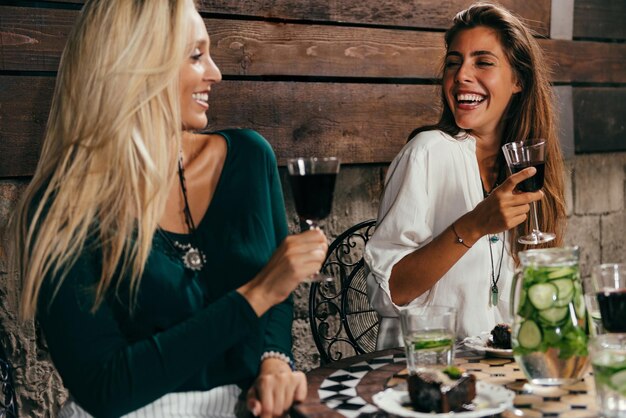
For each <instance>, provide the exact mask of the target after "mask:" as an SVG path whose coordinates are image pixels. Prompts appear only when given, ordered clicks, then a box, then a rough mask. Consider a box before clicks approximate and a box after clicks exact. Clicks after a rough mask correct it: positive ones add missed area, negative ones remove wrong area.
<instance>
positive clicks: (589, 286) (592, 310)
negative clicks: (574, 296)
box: [583, 278, 606, 337]
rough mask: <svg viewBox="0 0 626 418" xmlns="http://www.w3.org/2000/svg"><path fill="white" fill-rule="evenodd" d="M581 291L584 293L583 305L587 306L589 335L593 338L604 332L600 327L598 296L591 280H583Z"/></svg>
mask: <svg viewBox="0 0 626 418" xmlns="http://www.w3.org/2000/svg"><path fill="white" fill-rule="evenodd" d="M583 290H584V292H585V305H586V306H587V314H588V316H589V329H590V330H591V335H593V336H594V337H595V336H596V335H600V334H604V333H605V332H606V331H605V330H604V327H603V326H602V317H601V316H600V306H599V305H598V296H597V293H596V290H595V286H594V284H593V280H592V279H591V278H587V279H585V280H583Z"/></svg>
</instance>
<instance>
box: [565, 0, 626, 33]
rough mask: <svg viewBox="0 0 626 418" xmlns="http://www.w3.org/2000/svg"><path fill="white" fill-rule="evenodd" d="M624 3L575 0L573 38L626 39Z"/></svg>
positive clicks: (622, 1)
mask: <svg viewBox="0 0 626 418" xmlns="http://www.w3.org/2000/svg"><path fill="white" fill-rule="evenodd" d="M625 22H626V1H624V0H576V1H575V2H574V37H578V38H589V39H593V38H598V39H619V40H624V39H626V24H625Z"/></svg>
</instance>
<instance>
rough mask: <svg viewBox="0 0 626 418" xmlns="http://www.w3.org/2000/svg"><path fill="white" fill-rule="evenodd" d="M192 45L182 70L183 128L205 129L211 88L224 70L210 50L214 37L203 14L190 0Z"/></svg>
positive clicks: (190, 39) (219, 79)
mask: <svg viewBox="0 0 626 418" xmlns="http://www.w3.org/2000/svg"><path fill="white" fill-rule="evenodd" d="M189 4H190V5H189V7H190V9H191V10H189V11H188V13H189V45H190V47H191V53H190V55H189V57H187V58H186V59H185V62H184V63H183V65H182V67H181V70H180V112H181V118H182V122H183V129H191V130H194V129H202V128H204V127H205V126H206V125H207V123H208V119H207V116H206V111H207V110H208V109H209V92H210V90H211V86H212V85H213V84H214V83H219V82H220V81H221V79H222V74H221V73H220V70H219V69H218V68H217V66H216V65H215V63H214V62H213V59H212V58H211V55H210V53H209V47H210V40H209V35H208V33H207V30H206V26H205V25H204V21H203V20H202V17H200V15H199V14H198V12H197V11H196V10H195V8H194V6H193V3H192V2H189Z"/></svg>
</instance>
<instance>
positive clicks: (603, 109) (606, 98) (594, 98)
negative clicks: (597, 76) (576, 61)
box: [573, 88, 626, 153]
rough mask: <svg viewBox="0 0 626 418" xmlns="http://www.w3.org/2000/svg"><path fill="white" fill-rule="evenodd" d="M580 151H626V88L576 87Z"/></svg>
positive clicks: (576, 137)
mask: <svg viewBox="0 0 626 418" xmlns="http://www.w3.org/2000/svg"><path fill="white" fill-rule="evenodd" d="M573 96H574V115H575V117H576V123H575V125H574V129H575V131H574V133H575V140H576V152H579V153H586V152H609V151H626V139H625V138H626V88H577V89H574V94H573Z"/></svg>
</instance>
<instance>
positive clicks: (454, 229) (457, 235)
mask: <svg viewBox="0 0 626 418" xmlns="http://www.w3.org/2000/svg"><path fill="white" fill-rule="evenodd" d="M450 226H451V227H452V232H454V235H455V236H456V242H457V243H459V244H461V245H462V246H464V247H465V248H472V247H471V246H469V245H467V244H466V243H465V241H463V238H461V237H460V236H459V233H458V232H456V228H455V227H454V223H452V225H450Z"/></svg>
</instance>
